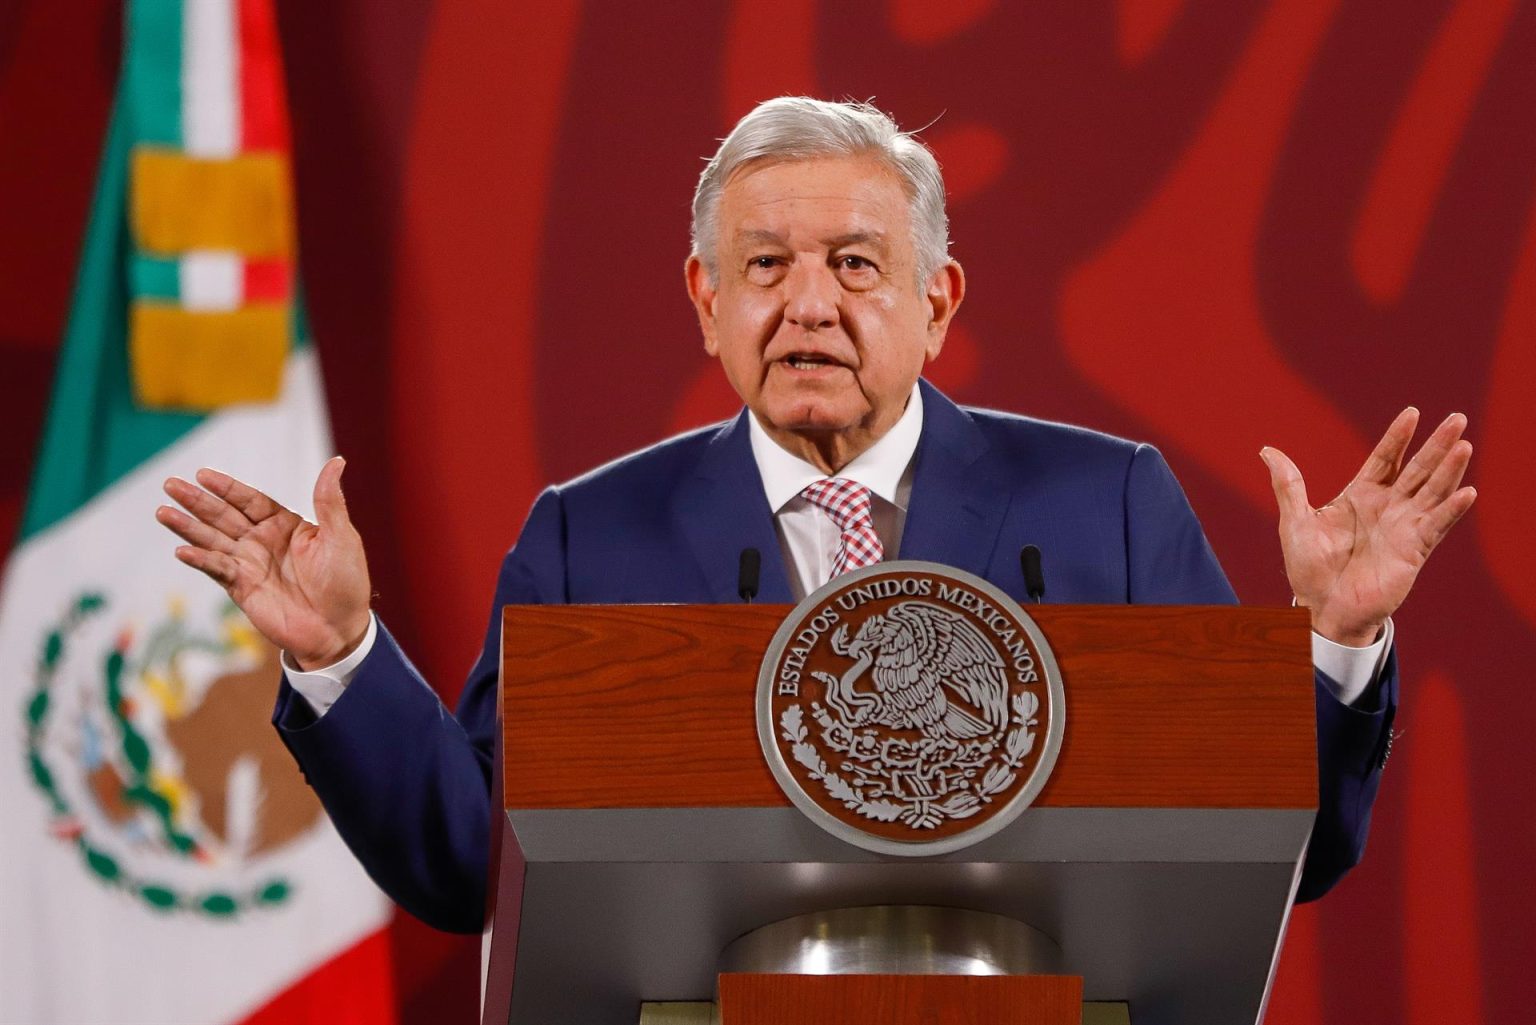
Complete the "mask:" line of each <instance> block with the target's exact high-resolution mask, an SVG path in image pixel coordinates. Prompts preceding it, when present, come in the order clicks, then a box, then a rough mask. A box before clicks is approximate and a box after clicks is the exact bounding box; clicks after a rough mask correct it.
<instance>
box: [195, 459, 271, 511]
mask: <svg viewBox="0 0 1536 1025" xmlns="http://www.w3.org/2000/svg"><path fill="white" fill-rule="evenodd" d="M197 482H198V483H199V484H201V485H202V486H203V487H205V488H207V489H208V490H209V491H211V492H213V493H214V494H215V495H217V496H218V497H220V498H222V499H223V500H224V501H226V502H228V503H229V504H230V505H232V506H234V507H235V508H236V509H238V510H239V511H240V513H241V514H242V515H244V516H245V518H246V519H248V520H250V521H251V522H252V523H260V522H261V521H262V520H265V519H269V518H271V517H273V516H281V515H282V514H283V513H286V512H288V510H287V509H285V508H284V507H283V506H281V505H279V504H278V503H277V502H274V501H272V499H270V498H268V497H267V496H266V495H265V494H263V493H262V492H260V491H257V490H256V489H255V488H253V487H251V486H250V485H249V484H245V483H243V482H241V481H238V480H235V478H233V477H231V476H230V475H229V474H227V473H224V472H223V471H222V470H212V469H209V468H208V467H206V466H205V467H203V468H202V469H201V470H198V471H197ZM290 515H292V514H290Z"/></svg>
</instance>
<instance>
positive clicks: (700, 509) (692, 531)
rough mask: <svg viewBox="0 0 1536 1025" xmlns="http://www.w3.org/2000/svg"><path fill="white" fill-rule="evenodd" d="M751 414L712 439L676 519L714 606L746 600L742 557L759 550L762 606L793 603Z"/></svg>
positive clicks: (681, 494) (681, 492)
mask: <svg viewBox="0 0 1536 1025" xmlns="http://www.w3.org/2000/svg"><path fill="white" fill-rule="evenodd" d="M747 415H748V414H747V412H746V410H742V412H741V415H740V416H738V417H736V419H735V420H732V421H731V422H730V423H728V424H726V425H725V426H723V427H721V428H720V430H719V431H718V432H717V433H716V434H715V436H714V438H713V439H711V441H710V443H709V446H708V447H707V448H706V449H705V450H704V454H703V456H701V457H700V459H699V463H698V468H697V470H696V471H695V473H694V475H693V476H692V477H691V478H689V480H688V481H687V482H686V483H684V484H683V486H682V487H681V488H679V489H678V492H677V495H676V496H675V499H674V501H675V503H676V506H675V510H674V514H675V516H676V521H677V522H678V523H679V524H681V525H682V529H683V532H684V536H685V537H686V538H687V541H688V545H689V547H690V548H691V549H692V550H693V555H694V558H695V559H697V560H698V564H699V570H700V572H701V573H702V575H703V579H704V580H705V582H706V587H707V589H708V592H709V600H710V601H713V602H720V603H730V602H738V601H740V600H741V597H740V596H739V595H738V594H737V593H736V583H737V579H736V578H737V570H738V567H739V565H740V560H741V552H742V549H745V548H756V549H757V550H758V552H759V553H760V554H761V556H762V571H761V576H760V578H759V586H758V593H757V601H759V602H789V601H791V600H792V598H791V595H790V590H789V576H788V574H786V573H785V571H784V556H783V552H782V551H781V550H780V547H779V535H778V532H777V531H776V530H775V529H774V526H773V511H772V510H771V509H769V508H768V497H767V495H766V494H764V492H763V480H762V477H761V476H759V474H758V472H757V462H756V460H754V459H753V458H752V442H751V438H750V436H749V433H748V427H747V420H746V418H747Z"/></svg>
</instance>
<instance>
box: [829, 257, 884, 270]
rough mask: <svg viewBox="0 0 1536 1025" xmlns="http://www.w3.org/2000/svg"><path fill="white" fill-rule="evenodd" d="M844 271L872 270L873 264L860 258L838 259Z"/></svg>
mask: <svg viewBox="0 0 1536 1025" xmlns="http://www.w3.org/2000/svg"><path fill="white" fill-rule="evenodd" d="M838 263H840V264H841V265H842V266H843V268H844V269H845V270H873V269H874V266H875V265H874V264H873V263H871V262H870V261H869V260H867V259H865V258H864V257H862V256H844V257H840V258H839V259H838Z"/></svg>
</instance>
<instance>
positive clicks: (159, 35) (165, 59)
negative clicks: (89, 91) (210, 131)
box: [119, 0, 182, 149]
mask: <svg viewBox="0 0 1536 1025" xmlns="http://www.w3.org/2000/svg"><path fill="white" fill-rule="evenodd" d="M181 22H182V11H181V0H133V2H132V3H130V4H129V5H128V14H127V25H126V35H127V38H126V39H125V40H124V43H125V46H126V49H125V54H124V58H123V80H122V91H121V93H120V94H119V95H120V96H121V97H122V101H123V102H126V104H127V107H126V112H127V115H128V117H129V119H130V120H131V122H132V123H131V124H130V125H129V131H130V132H131V134H132V136H133V141H134V142H140V143H152V144H156V145H161V146H174V147H175V148H177V149H180V148H181V145H182V125H181V58H182V53H181V50H182V46H181V40H182V24H181Z"/></svg>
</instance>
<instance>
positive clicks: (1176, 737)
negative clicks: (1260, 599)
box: [502, 605, 1317, 808]
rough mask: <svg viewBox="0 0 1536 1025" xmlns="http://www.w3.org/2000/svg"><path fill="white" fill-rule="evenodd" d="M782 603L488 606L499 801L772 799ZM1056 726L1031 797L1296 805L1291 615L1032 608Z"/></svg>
mask: <svg viewBox="0 0 1536 1025" xmlns="http://www.w3.org/2000/svg"><path fill="white" fill-rule="evenodd" d="M789 610H790V607H789V606H786V605H642V606H635V605H629V606H623V605H563V606H507V608H506V610H505V613H504V617H503V620H502V623H503V634H502V707H503V710H504V720H503V721H504V724H505V731H506V732H505V764H504V769H505V776H504V781H505V799H506V807H508V808H654V807H709V806H715V807H765V806H785V805H787V804H788V803H789V802H788V800H787V799H786V798H785V797H784V795H783V793H782V792H781V791H780V790H779V787H778V784H777V783H776V782H775V781H774V779H773V776H772V774H771V773H770V772H769V770H768V766H767V763H766V762H765V761H764V758H763V754H762V748H761V746H760V744H759V741H758V737H757V723H756V718H755V714H756V713H755V700H756V686H757V673H758V666H759V663H760V662H761V660H762V657H763V654H764V652H765V651H766V650H767V648H768V644H769V641H770V640H771V639H772V637H773V633H774V631H775V630H776V629H777V628H778V626H779V623H780V621H781V620H782V619H783V618H784V616H785V615H786V614H787V613H788V612H789ZM1029 611H1030V614H1031V615H1032V616H1033V617H1034V619H1035V622H1036V623H1037V624H1038V625H1039V627H1040V629H1041V631H1042V633H1044V634H1045V637H1046V639H1047V641H1048V642H1049V644H1050V646H1051V648H1052V650H1053V651H1054V653H1055V656H1056V659H1057V661H1058V663H1059V665H1060V668H1061V673H1062V679H1063V684H1064V687H1065V691H1066V704H1067V712H1066V733H1065V737H1064V739H1063V743H1062V748H1061V754H1060V756H1059V758H1058V760H1057V763H1056V768H1055V771H1054V772H1053V773H1052V776H1051V779H1050V782H1049V783H1047V784H1046V787H1045V789H1044V791H1042V792H1041V794H1040V796H1039V797H1038V798H1036V800H1035V802H1034V803H1035V804H1036V805H1037V806H1047V807H1116V808H1124V807H1149V808H1160V807H1161V808H1311V807H1315V806H1316V800H1317V797H1316V795H1317V767H1316V756H1315V743H1316V742H1315V724H1314V716H1315V710H1314V701H1313V682H1312V666H1311V649H1310V643H1309V638H1308V622H1307V613H1306V611H1305V610H1299V609H1272V608H1258V607H1241V606H1218V607H1205V606H1099V605H1080V606H1071V605H1046V606H1037V607H1034V608H1032V609H1030V610H1029Z"/></svg>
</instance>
